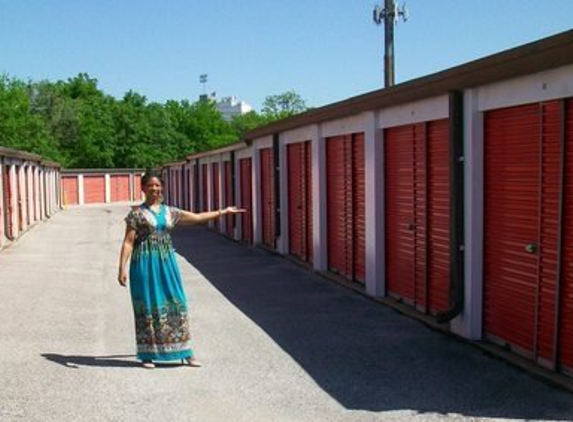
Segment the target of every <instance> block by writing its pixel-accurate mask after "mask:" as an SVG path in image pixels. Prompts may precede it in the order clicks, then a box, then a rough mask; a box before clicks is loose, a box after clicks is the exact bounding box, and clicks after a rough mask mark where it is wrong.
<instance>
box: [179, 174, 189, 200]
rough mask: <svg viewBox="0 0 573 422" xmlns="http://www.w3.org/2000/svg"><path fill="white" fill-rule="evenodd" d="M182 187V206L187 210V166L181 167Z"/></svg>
mask: <svg viewBox="0 0 573 422" xmlns="http://www.w3.org/2000/svg"><path fill="white" fill-rule="evenodd" d="M182 177H183V180H182V183H181V185H182V189H183V204H182V207H183V209H186V210H188V209H189V171H188V170H187V167H185V166H184V167H183V170H182Z"/></svg>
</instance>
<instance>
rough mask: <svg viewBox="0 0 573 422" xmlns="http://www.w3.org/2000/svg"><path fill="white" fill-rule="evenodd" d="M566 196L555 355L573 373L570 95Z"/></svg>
mask: <svg viewBox="0 0 573 422" xmlns="http://www.w3.org/2000/svg"><path fill="white" fill-rule="evenodd" d="M563 116H564V121H563V123H562V130H563V136H564V138H565V139H564V141H565V168H564V170H565V176H566V177H565V192H564V193H565V197H564V204H565V206H564V219H563V228H564V230H563V231H562V234H563V259H562V260H561V268H562V271H563V275H562V278H561V290H560V291H559V292H558V293H559V295H558V297H559V305H560V310H561V312H560V315H559V317H560V319H559V320H558V326H559V331H558V333H557V334H558V356H559V363H560V365H561V368H562V370H563V371H564V372H566V373H568V374H569V375H573V268H572V267H573V99H569V100H567V101H566V102H564V113H563Z"/></svg>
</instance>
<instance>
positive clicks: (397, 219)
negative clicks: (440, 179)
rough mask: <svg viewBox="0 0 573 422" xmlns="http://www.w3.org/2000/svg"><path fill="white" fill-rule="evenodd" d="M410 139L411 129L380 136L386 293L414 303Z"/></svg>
mask: <svg viewBox="0 0 573 422" xmlns="http://www.w3.org/2000/svg"><path fill="white" fill-rule="evenodd" d="M414 139H415V127H414V126H412V125H408V126H400V127H395V128H390V129H386V130H385V133H384V158H385V164H384V170H385V182H386V186H385V201H386V203H385V209H386V216H385V217H386V224H385V226H386V241H385V243H386V289H387V292H388V294H389V295H390V296H393V297H398V298H401V299H404V300H405V301H407V302H408V303H412V304H413V303H414V296H415V291H416V289H415V285H416V278H415V265H414V262H415V258H414V257H415V235H414V234H415V232H414V218H415V213H414V198H415V196H414V189H413V180H414V166H413V162H414Z"/></svg>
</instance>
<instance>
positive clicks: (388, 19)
mask: <svg viewBox="0 0 573 422" xmlns="http://www.w3.org/2000/svg"><path fill="white" fill-rule="evenodd" d="M409 17H410V14H409V12H408V9H406V3H404V4H402V6H401V7H398V6H396V2H395V1H394V0H384V8H381V7H380V6H378V5H376V6H375V7H374V11H373V14H372V18H373V19H374V23H376V25H380V24H382V23H384V87H385V88H388V87H389V86H392V85H394V25H396V24H397V23H398V19H399V18H402V20H403V21H404V22H406V21H407V20H408V18H409Z"/></svg>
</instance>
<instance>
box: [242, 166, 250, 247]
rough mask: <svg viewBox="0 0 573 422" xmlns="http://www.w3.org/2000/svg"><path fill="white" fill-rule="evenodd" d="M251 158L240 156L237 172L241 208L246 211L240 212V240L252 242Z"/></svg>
mask: <svg viewBox="0 0 573 422" xmlns="http://www.w3.org/2000/svg"><path fill="white" fill-rule="evenodd" d="M251 161H252V160H251V158H241V159H240V160H239V172H240V178H241V179H240V180H241V196H240V200H241V208H244V209H245V210H246V211H247V212H245V213H243V214H240V218H241V240H242V241H243V242H246V243H249V244H252V243H253V188H252V183H253V176H252V162H251Z"/></svg>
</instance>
